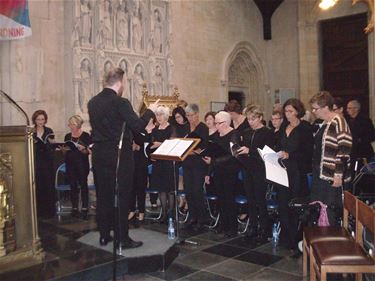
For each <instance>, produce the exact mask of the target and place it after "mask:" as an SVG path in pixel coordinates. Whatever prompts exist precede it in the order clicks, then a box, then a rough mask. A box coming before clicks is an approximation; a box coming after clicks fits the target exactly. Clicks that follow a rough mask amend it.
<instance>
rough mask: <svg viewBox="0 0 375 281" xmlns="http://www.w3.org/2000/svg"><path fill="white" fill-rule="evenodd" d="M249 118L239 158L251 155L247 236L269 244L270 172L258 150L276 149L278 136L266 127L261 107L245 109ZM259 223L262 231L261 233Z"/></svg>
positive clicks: (247, 174) (247, 171)
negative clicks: (268, 179)
mask: <svg viewBox="0 0 375 281" xmlns="http://www.w3.org/2000/svg"><path fill="white" fill-rule="evenodd" d="M245 115H246V118H247V121H248V123H249V125H250V128H249V129H246V130H245V131H244V132H243V144H244V146H243V147H241V148H240V149H239V150H238V153H239V154H245V155H248V156H249V158H248V161H247V163H246V164H247V165H245V169H244V174H245V177H244V187H245V192H246V197H247V199H248V206H249V209H248V215H249V218H250V228H249V232H248V233H247V236H248V237H250V238H255V237H257V239H258V240H259V242H265V241H266V239H267V237H269V236H270V234H271V231H270V224H269V218H268V213H267V206H266V192H267V183H266V172H265V167H264V162H263V160H262V158H261V157H260V155H259V153H258V148H260V149H263V148H264V146H265V145H267V146H269V147H272V146H273V144H274V135H273V132H272V130H271V129H269V128H267V127H266V126H264V122H263V120H264V119H263V117H264V112H263V110H262V109H261V108H260V107H259V106H258V105H249V106H247V107H246V109H245ZM258 220H259V225H260V231H259V233H258V231H257V230H258Z"/></svg>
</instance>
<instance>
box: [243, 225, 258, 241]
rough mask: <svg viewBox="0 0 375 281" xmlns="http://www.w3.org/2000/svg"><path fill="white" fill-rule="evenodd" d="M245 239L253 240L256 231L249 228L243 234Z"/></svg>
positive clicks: (256, 234)
mask: <svg viewBox="0 0 375 281" xmlns="http://www.w3.org/2000/svg"><path fill="white" fill-rule="evenodd" d="M245 236H246V238H248V239H253V238H255V237H257V236H258V230H257V229H256V228H255V227H250V228H249V229H248V230H247V231H246V233H245Z"/></svg>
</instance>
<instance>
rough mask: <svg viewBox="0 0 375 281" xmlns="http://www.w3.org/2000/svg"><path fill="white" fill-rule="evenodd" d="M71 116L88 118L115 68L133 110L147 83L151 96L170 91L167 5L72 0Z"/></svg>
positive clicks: (145, 1)
mask: <svg viewBox="0 0 375 281" xmlns="http://www.w3.org/2000/svg"><path fill="white" fill-rule="evenodd" d="M71 5H73V11H75V12H74V15H72V34H71V44H72V47H73V49H72V60H73V61H72V63H73V77H72V80H73V84H74V92H75V102H74V104H75V109H74V110H75V112H76V113H79V114H82V115H83V117H84V118H85V117H86V118H87V109H86V108H87V102H88V100H89V99H90V98H91V97H92V96H93V95H95V94H96V93H98V92H99V91H100V90H101V88H102V82H103V75H104V74H105V72H106V71H107V70H108V69H109V68H110V67H114V66H118V67H121V68H122V69H123V70H124V71H125V76H124V97H126V98H128V99H129V100H130V102H131V103H132V104H133V107H134V108H138V107H139V103H141V102H142V88H143V85H144V84H146V86H147V88H148V89H150V91H151V92H152V94H154V95H161V96H165V95H169V92H170V90H171V89H172V88H173V85H172V83H171V82H172V81H171V77H172V74H171V71H172V68H173V61H172V59H171V57H170V54H169V48H168V42H169V37H170V34H169V6H168V2H167V1H153V0H142V1H140V0H80V1H71Z"/></svg>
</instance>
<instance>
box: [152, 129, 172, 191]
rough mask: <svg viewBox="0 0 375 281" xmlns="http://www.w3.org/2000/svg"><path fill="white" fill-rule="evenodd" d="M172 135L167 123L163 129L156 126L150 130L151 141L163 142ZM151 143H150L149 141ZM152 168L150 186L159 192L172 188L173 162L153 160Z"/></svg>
mask: <svg viewBox="0 0 375 281" xmlns="http://www.w3.org/2000/svg"><path fill="white" fill-rule="evenodd" d="M171 135H172V126H171V125H168V126H167V127H166V128H165V129H159V128H158V127H157V128H155V129H153V130H152V133H151V139H152V140H151V142H163V141H165V140H167V139H169V138H170V137H171ZM150 145H151V143H150ZM152 163H153V170H152V175H151V186H152V188H156V189H157V190H158V191H159V192H169V191H172V190H173V189H174V175H173V162H172V161H167V160H156V161H153V162H152Z"/></svg>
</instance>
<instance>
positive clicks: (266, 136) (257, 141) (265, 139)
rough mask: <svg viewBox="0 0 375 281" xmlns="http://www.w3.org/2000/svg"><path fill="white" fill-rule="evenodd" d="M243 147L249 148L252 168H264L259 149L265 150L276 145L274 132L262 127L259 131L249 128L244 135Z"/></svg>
mask: <svg viewBox="0 0 375 281" xmlns="http://www.w3.org/2000/svg"><path fill="white" fill-rule="evenodd" d="M243 145H245V146H247V147H248V148H249V160H250V161H249V164H250V166H251V167H252V166H254V165H256V166H264V162H263V160H262V158H261V156H260V155H259V152H258V148H260V149H263V147H264V146H265V145H267V146H269V147H271V148H272V147H273V145H274V134H273V132H272V130H271V129H269V128H267V127H262V128H259V129H257V130H252V129H250V128H249V129H247V130H245V131H244V133H243ZM251 167H250V168H251ZM247 168H249V167H247Z"/></svg>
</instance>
